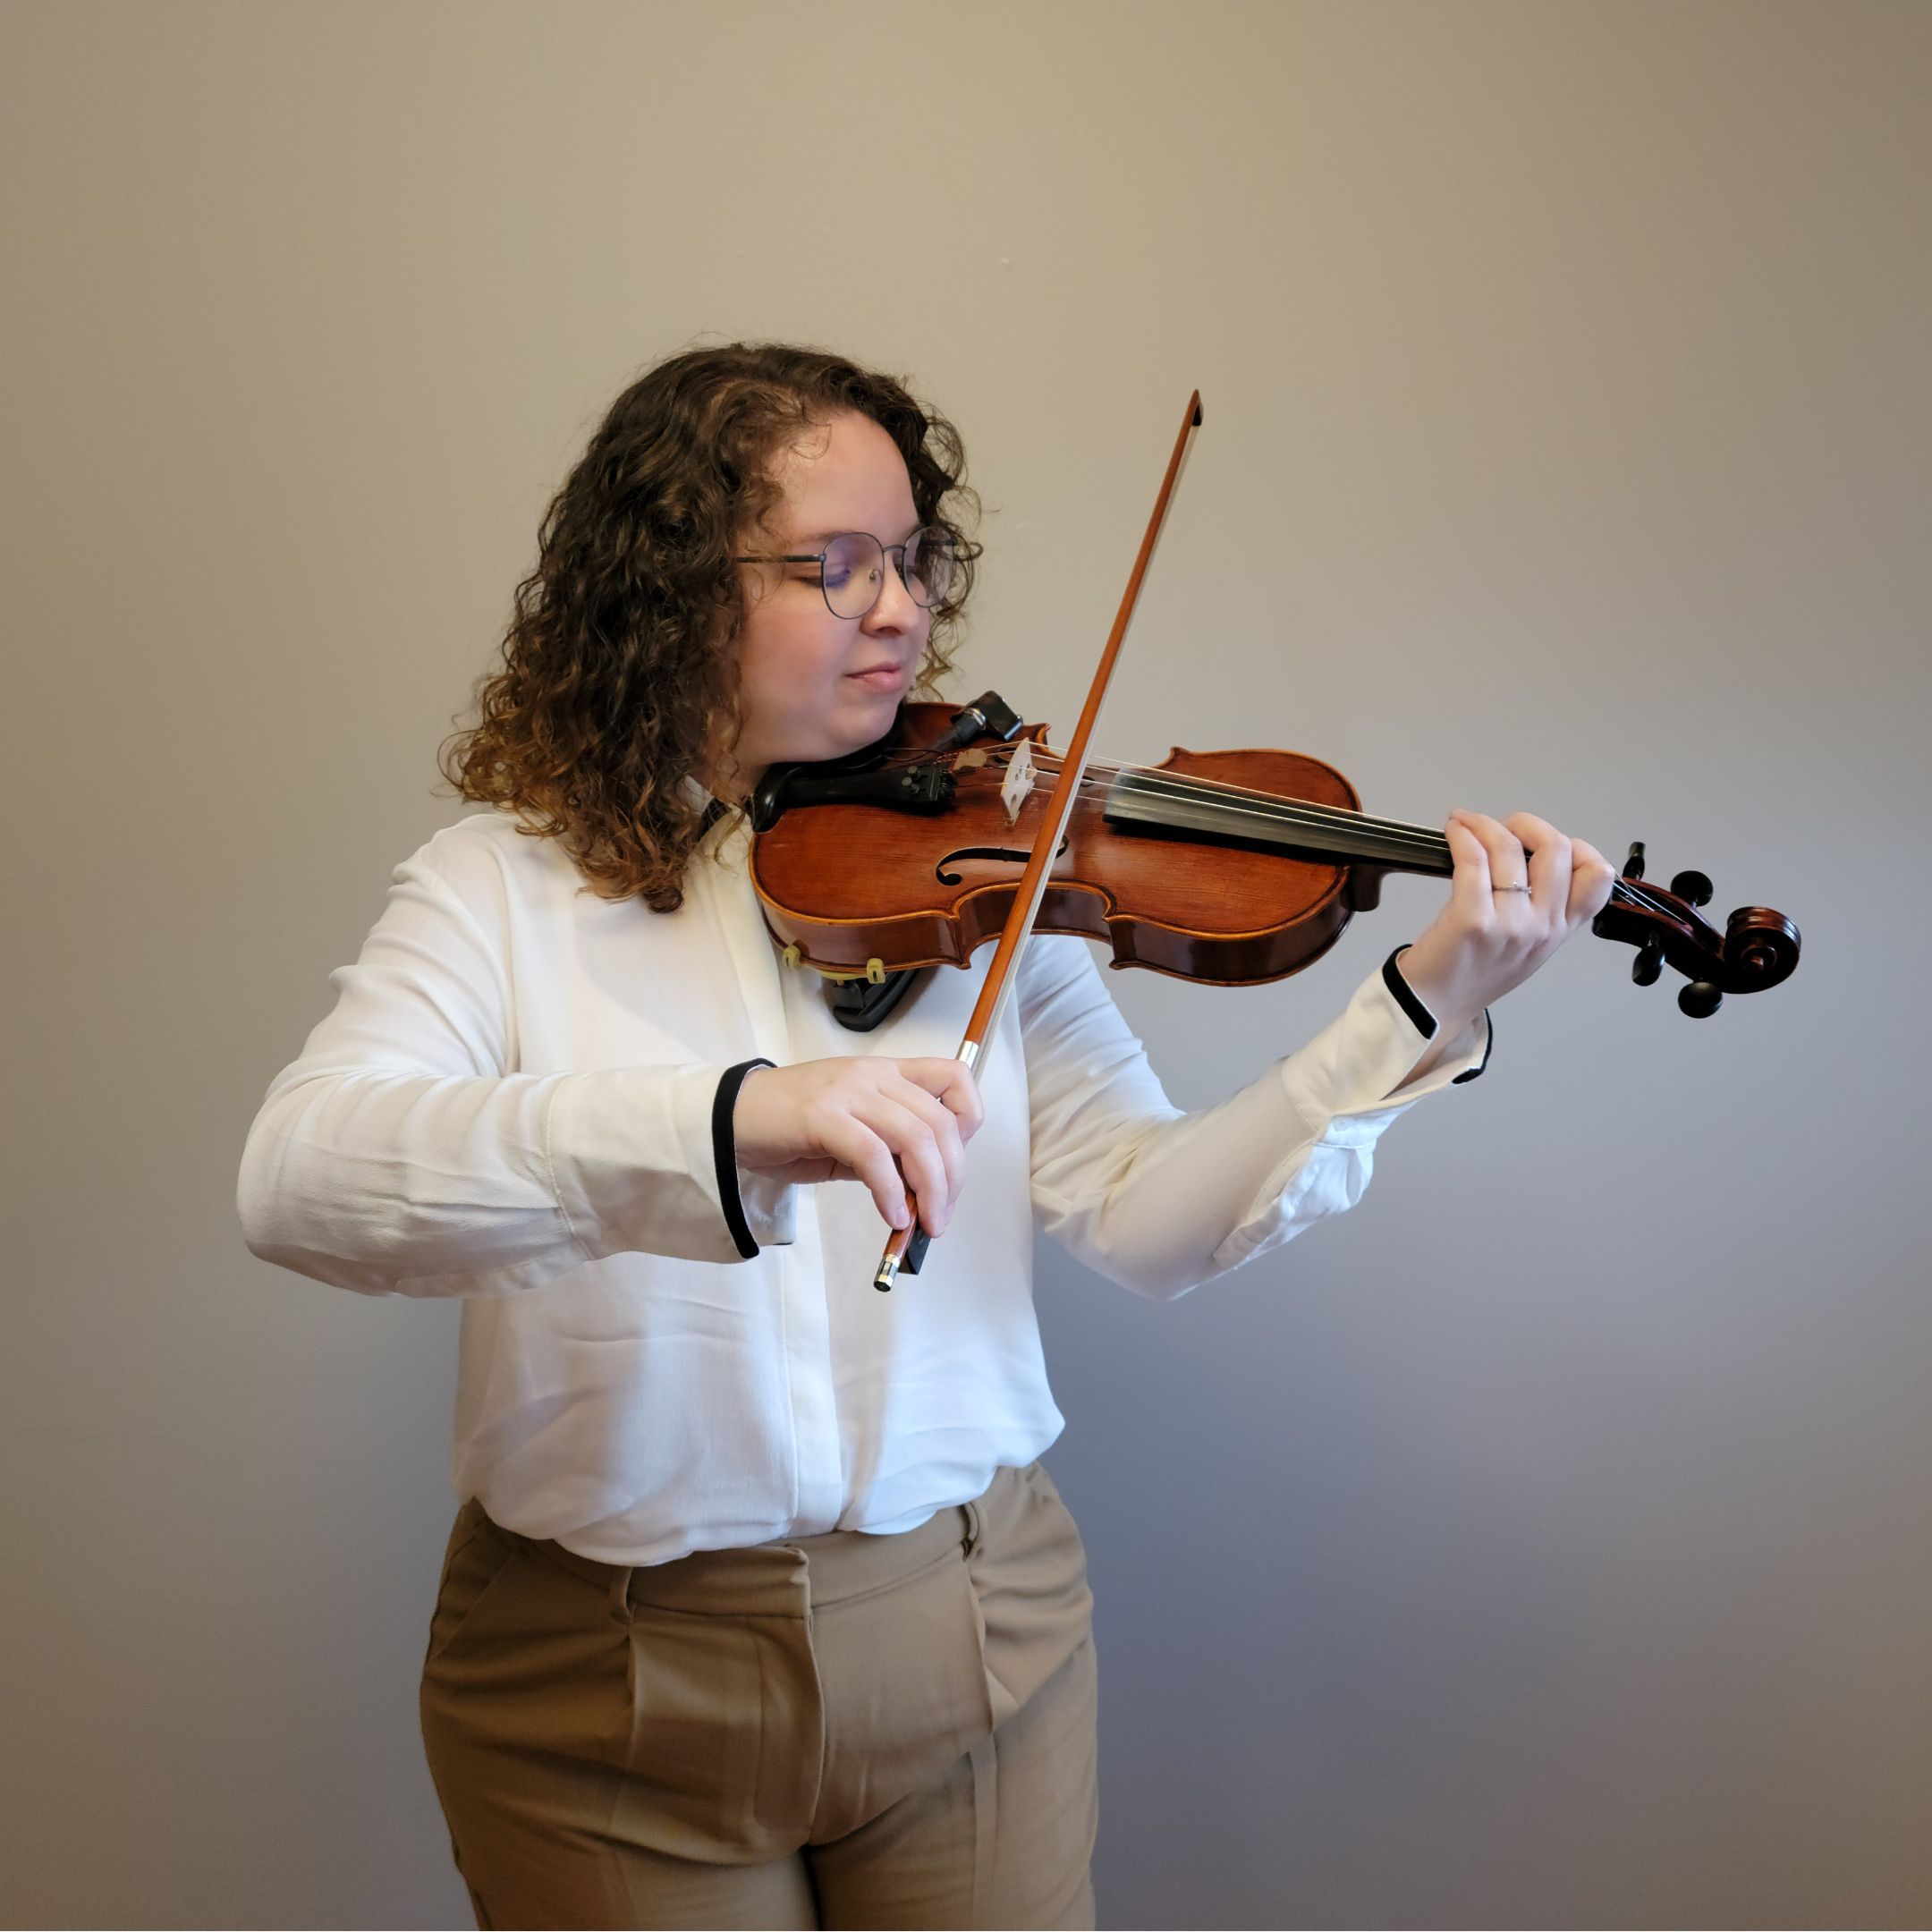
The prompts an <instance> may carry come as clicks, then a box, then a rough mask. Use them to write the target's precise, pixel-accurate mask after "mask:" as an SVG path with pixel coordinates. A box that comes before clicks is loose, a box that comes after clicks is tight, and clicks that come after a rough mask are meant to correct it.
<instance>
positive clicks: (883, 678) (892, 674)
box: [846, 665, 905, 691]
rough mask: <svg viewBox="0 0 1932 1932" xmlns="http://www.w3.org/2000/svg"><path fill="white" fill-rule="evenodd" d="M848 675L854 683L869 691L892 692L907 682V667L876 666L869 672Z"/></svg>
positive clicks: (855, 672)
mask: <svg viewBox="0 0 1932 1932" xmlns="http://www.w3.org/2000/svg"><path fill="white" fill-rule="evenodd" d="M846 675H847V676H848V677H850V678H851V679H852V682H853V683H855V684H863V685H864V686H865V687H866V689H867V690H868V691H891V690H893V689H894V687H895V686H897V685H899V684H902V683H903V682H905V666H904V665H873V667H872V668H871V669H870V670H869V671H851V672H848V673H847V674H846Z"/></svg>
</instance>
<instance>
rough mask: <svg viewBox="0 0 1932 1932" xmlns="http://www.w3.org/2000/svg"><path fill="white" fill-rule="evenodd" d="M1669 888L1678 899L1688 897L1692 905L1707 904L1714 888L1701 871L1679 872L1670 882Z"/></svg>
mask: <svg viewBox="0 0 1932 1932" xmlns="http://www.w3.org/2000/svg"><path fill="white" fill-rule="evenodd" d="M1670 889H1671V890H1672V891H1673V892H1674V893H1675V894H1677V896H1678V897H1679V898H1680V899H1688V900H1689V901H1690V902H1691V904H1692V905H1694V906H1700V905H1708V904H1709V903H1710V902H1711V894H1712V893H1713V892H1714V891H1715V890H1716V887H1714V886H1713V885H1712V884H1711V882H1710V880H1709V879H1707V877H1705V876H1704V874H1703V873H1701V872H1680V873H1679V874H1678V875H1677V876H1676V877H1675V878H1674V879H1673V880H1672V881H1671V882H1670Z"/></svg>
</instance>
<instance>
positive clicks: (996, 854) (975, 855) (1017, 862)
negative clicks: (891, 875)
mask: <svg viewBox="0 0 1932 1932" xmlns="http://www.w3.org/2000/svg"><path fill="white" fill-rule="evenodd" d="M1069 843H1071V840H1070V839H1069V838H1068V837H1067V835H1064V834H1063V835H1061V839H1060V849H1059V850H1058V851H1057V852H1055V853H1054V862H1055V864H1058V863H1059V861H1060V860H1062V859H1063V858H1065V857H1066V850H1067V846H1068V845H1069ZM1032 856H1033V855H1032V853H1031V852H1014V851H1013V850H1012V849H1011V848H1010V847H1008V846H1004V845H962V846H959V847H958V848H957V849H956V850H954V851H953V852H948V853H947V854H946V855H945V858H943V859H942V860H940V861H939V863H938V864H937V865H936V866H935V867H934V868H933V874H934V877H936V878H937V879H938V881H939V883H940V884H941V885H964V884H965V883H966V875H965V874H964V873H963V872H955V871H949V870H948V868H949V867H952V866H959V865H963V864H965V863H966V861H967V860H971V859H979V860H985V861H986V862H987V864H989V865H1010V866H1019V867H1021V869H1024V868H1025V865H1026V862H1027V860H1029V859H1030V858H1031V857H1032Z"/></svg>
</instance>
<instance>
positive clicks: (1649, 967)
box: [1630, 935, 1664, 986]
mask: <svg viewBox="0 0 1932 1932" xmlns="http://www.w3.org/2000/svg"><path fill="white" fill-rule="evenodd" d="M1630 976H1631V979H1634V980H1635V981H1636V982H1637V984H1638V985H1639V986H1655V985H1656V984H1657V981H1658V980H1659V979H1662V978H1663V977H1664V942H1663V941H1662V940H1661V939H1659V938H1657V937H1656V936H1654V935H1653V936H1651V937H1650V938H1648V939H1646V940H1645V941H1644V943H1643V944H1642V945H1640V946H1639V947H1638V948H1637V957H1636V958H1635V959H1633V960H1632V961H1631V970H1630Z"/></svg>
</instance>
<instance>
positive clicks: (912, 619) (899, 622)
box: [863, 556, 919, 635]
mask: <svg viewBox="0 0 1932 1932" xmlns="http://www.w3.org/2000/svg"><path fill="white" fill-rule="evenodd" d="M881 568H882V569H883V570H884V571H885V580H884V581H883V582H882V583H881V584H880V585H879V594H878V602H877V604H875V605H874V606H872V608H871V609H870V610H869V611H868V612H867V613H866V614H865V617H864V619H863V625H864V628H865V629H866V630H868V631H891V632H892V633H894V635H897V634H898V633H900V632H902V631H910V630H911V628H912V626H913V625H914V624H915V623H918V622H919V606H918V605H917V604H915V603H914V602H913V601H912V593H911V591H910V590H908V589H906V581H905V579H904V578H903V577H902V576H901V575H900V573H899V564H898V560H897V559H896V558H894V557H890V556H888V557H885V558H884V559H882V561H881Z"/></svg>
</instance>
